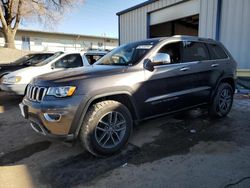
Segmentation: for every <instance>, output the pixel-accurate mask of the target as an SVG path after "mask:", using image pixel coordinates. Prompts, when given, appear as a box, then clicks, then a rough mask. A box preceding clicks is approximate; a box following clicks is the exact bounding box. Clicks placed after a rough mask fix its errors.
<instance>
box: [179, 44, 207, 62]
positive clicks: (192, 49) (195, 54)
mask: <svg viewBox="0 0 250 188" xmlns="http://www.w3.org/2000/svg"><path fill="white" fill-rule="evenodd" d="M182 56H183V57H182V60H183V62H192V61H204V60H209V59H210V57H209V52H208V49H207V47H206V45H205V44H204V43H202V42H192V41H185V42H184V47H183V54H182Z"/></svg>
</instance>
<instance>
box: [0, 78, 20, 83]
mask: <svg viewBox="0 0 250 188" xmlns="http://www.w3.org/2000/svg"><path fill="white" fill-rule="evenodd" d="M21 79H22V77H21V76H13V77H9V78H5V77H3V83H4V84H15V83H18V82H20V81H21Z"/></svg>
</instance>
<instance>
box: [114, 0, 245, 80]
mask: <svg viewBox="0 0 250 188" xmlns="http://www.w3.org/2000/svg"><path fill="white" fill-rule="evenodd" d="M117 15H118V16H119V43H120V44H124V43H128V42H132V41H136V40H142V39H146V38H152V37H163V36H171V35H180V34H181V35H194V36H200V37H206V38H213V39H216V40H219V41H221V42H222V43H223V44H224V45H225V46H226V47H227V48H228V50H229V51H230V52H231V53H232V55H233V56H234V58H235V59H236V61H237V62H238V64H239V65H238V68H239V73H240V75H242V76H244V75H247V76H250V74H249V73H250V0H148V1H146V2H144V3H141V4H139V5H137V6H134V7H131V8H129V9H126V10H124V11H121V12H119V13H117Z"/></svg>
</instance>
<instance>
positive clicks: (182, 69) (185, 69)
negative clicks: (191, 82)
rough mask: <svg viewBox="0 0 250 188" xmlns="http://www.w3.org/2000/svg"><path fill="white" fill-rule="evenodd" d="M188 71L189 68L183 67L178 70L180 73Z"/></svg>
mask: <svg viewBox="0 0 250 188" xmlns="http://www.w3.org/2000/svg"><path fill="white" fill-rule="evenodd" d="M189 69H190V68H189V67H183V68H181V69H180V71H187V70H189Z"/></svg>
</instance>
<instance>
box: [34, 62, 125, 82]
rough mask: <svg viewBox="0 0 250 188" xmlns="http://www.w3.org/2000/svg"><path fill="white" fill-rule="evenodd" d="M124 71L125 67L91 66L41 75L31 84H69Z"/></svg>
mask: <svg viewBox="0 0 250 188" xmlns="http://www.w3.org/2000/svg"><path fill="white" fill-rule="evenodd" d="M126 69H127V67H125V66H112V65H92V66H85V67H80V68H73V69H67V70H62V71H57V72H53V73H48V74H43V75H41V76H38V77H36V78H35V79H34V80H33V82H35V83H40V82H43V83H44V82H46V81H48V82H56V83H58V82H59V83H60V82H70V81H77V80H82V79H88V78H92V77H102V76H106V75H112V74H119V73H121V72H124V71H125V70H126Z"/></svg>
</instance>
